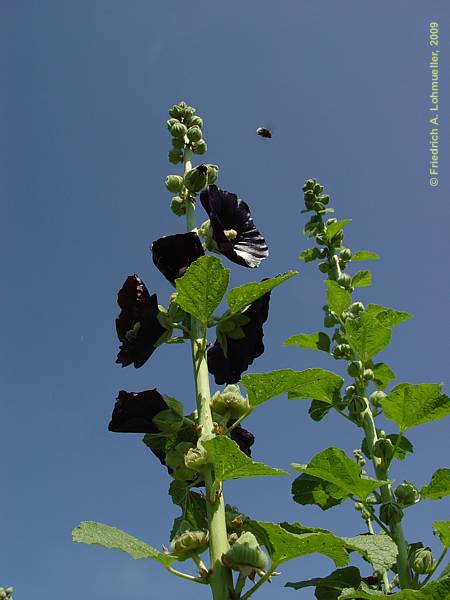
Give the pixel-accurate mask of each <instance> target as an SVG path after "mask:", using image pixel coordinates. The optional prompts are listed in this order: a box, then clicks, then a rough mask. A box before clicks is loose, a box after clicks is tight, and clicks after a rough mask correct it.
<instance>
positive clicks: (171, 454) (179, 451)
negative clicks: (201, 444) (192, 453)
mask: <svg viewBox="0 0 450 600" xmlns="http://www.w3.org/2000/svg"><path fill="white" fill-rule="evenodd" d="M191 447H192V444H191V443H190V442H180V443H179V444H177V445H176V446H175V448H172V450H169V451H168V452H166V465H167V466H168V467H170V468H171V469H178V467H184V466H185V463H184V457H185V455H186V453H187V452H188V451H189V450H190V449H191Z"/></svg>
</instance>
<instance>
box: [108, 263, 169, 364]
mask: <svg viewBox="0 0 450 600" xmlns="http://www.w3.org/2000/svg"><path fill="white" fill-rule="evenodd" d="M117 303H118V305H119V306H120V308H121V309H122V310H121V311H120V314H119V316H118V318H117V319H116V331H117V336H118V338H119V340H120V341H121V342H122V345H121V346H120V350H119V354H118V355H117V360H116V363H119V364H121V365H122V367H127V366H128V365H131V363H133V364H134V366H135V367H136V369H137V368H139V367H142V365H143V364H144V363H145V362H146V361H147V360H148V359H149V358H150V356H151V355H152V354H153V352H154V350H155V343H156V342H157V340H158V339H159V338H160V337H161V335H162V334H163V333H164V332H165V331H166V330H165V329H164V327H163V326H162V325H161V324H160V323H159V321H158V318H157V317H158V312H159V309H158V300H157V298H156V294H152V295H151V296H150V294H149V293H148V290H147V288H146V287H145V285H144V283H143V282H142V280H141V279H140V278H139V277H138V276H137V275H130V276H129V277H127V279H126V281H125V283H124V284H123V286H122V289H121V290H120V292H119V293H118V295H117Z"/></svg>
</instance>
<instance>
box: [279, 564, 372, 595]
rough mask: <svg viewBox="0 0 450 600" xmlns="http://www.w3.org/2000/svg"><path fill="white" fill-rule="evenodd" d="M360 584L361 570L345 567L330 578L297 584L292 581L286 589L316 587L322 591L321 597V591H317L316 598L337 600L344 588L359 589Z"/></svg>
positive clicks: (308, 580)
mask: <svg viewBox="0 0 450 600" xmlns="http://www.w3.org/2000/svg"><path fill="white" fill-rule="evenodd" d="M360 582H361V575H360V573H359V569H358V568H357V567H345V568H344V569H337V570H336V571H333V572H332V573H330V575H328V577H314V578H313V579H306V580H304V581H297V582H296V583H293V582H292V581H290V582H289V583H286V585H285V587H290V588H294V590H300V589H302V588H305V587H312V586H315V587H316V588H319V589H320V595H319V594H318V592H319V589H316V594H315V595H316V598H318V599H319V600H336V599H337V598H338V596H339V593H340V592H341V591H342V590H343V589H344V588H348V587H358V585H359V584H360Z"/></svg>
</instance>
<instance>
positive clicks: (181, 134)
mask: <svg viewBox="0 0 450 600" xmlns="http://www.w3.org/2000/svg"><path fill="white" fill-rule="evenodd" d="M169 117H170V118H169V119H168V121H167V127H168V130H169V132H170V135H171V138H172V148H171V150H170V152H169V161H170V162H171V163H172V164H174V165H177V164H182V166H183V172H182V174H170V175H168V176H167V177H166V179H165V181H166V188H167V189H168V191H169V192H171V193H175V194H177V195H176V196H174V197H173V198H172V200H171V203H170V207H171V210H172V212H173V213H174V214H175V215H176V216H178V217H182V216H184V217H185V218H186V229H187V231H186V233H180V234H175V235H171V236H167V237H161V238H159V239H158V240H156V242H154V244H153V246H152V256H153V262H154V264H155V266H156V267H157V269H158V270H159V271H160V272H161V273H162V274H163V275H164V277H166V278H167V279H168V280H169V281H170V282H171V283H172V284H173V285H175V292H173V293H172V294H171V295H170V297H169V302H168V307H167V308H165V307H164V306H162V305H158V302H157V299H156V295H155V294H153V295H152V296H151V295H150V294H149V293H148V291H147V289H146V287H145V285H144V284H143V282H142V280H141V279H140V278H139V277H138V276H137V275H132V276H130V277H128V278H127V280H126V281H125V283H124V285H123V287H122V289H121V290H120V292H119V296H118V303H119V306H120V308H121V313H120V315H119V317H118V319H117V320H116V328H117V334H118V336H119V339H120V341H121V343H122V346H121V348H120V352H119V356H118V359H117V362H118V363H119V364H122V365H123V366H126V365H129V364H132V363H133V364H134V365H135V367H140V366H142V365H143V364H144V363H145V362H146V361H147V360H148V358H149V357H150V356H151V354H152V353H153V351H154V350H155V347H156V346H158V345H160V344H166V343H167V344H173V343H181V344H183V343H184V344H185V345H187V344H189V346H190V347H189V350H188V351H187V352H186V357H187V359H188V360H191V361H192V366H193V374H194V385H193V386H192V385H186V386H183V388H182V389H183V390H189V389H195V396H194V397H193V398H190V397H189V394H186V397H184V398H182V401H180V400H178V399H175V398H172V397H171V396H168V395H166V394H161V393H160V392H159V391H157V390H156V388H154V389H150V390H146V391H144V392H126V391H124V390H121V391H120V392H119V394H118V397H117V400H116V404H115V406H114V409H113V414H112V418H111V422H110V424H109V430H110V431H113V432H118V433H130V434H132V433H139V434H145V435H144V439H143V442H144V444H145V447H146V450H147V451H148V449H149V450H151V451H152V452H153V453H154V454H155V455H156V456H157V457H158V458H159V460H160V462H161V463H162V464H163V465H164V466H165V467H167V470H168V474H169V477H170V479H171V483H170V486H169V495H170V496H171V499H172V502H173V503H174V504H175V505H176V506H177V507H178V508H179V511H180V513H179V515H178V516H177V517H176V519H175V520H174V522H173V525H172V528H171V531H170V534H169V536H168V543H167V544H166V547H165V548H163V549H162V550H157V549H155V548H153V547H152V546H150V545H148V544H147V543H145V542H143V541H141V540H139V539H137V538H135V537H133V536H131V535H129V534H127V533H125V532H123V531H120V530H118V529H116V528H113V527H110V526H108V525H104V524H102V523H96V522H92V521H88V522H83V523H81V524H80V525H79V526H78V527H77V528H76V529H74V531H73V539H74V540H75V541H76V542H82V543H86V544H98V545H103V546H105V547H107V548H116V549H118V550H122V551H123V552H126V553H127V554H129V555H130V556H131V557H133V558H147V559H149V560H152V561H155V562H156V563H159V564H160V565H162V566H163V567H164V568H165V569H166V570H167V571H168V572H169V573H170V574H171V575H174V576H176V577H178V578H180V579H183V580H184V581H189V582H190V583H194V584H199V585H203V586H208V587H209V588H210V592H211V596H212V598H213V600H248V599H249V598H250V597H252V596H253V595H254V594H256V592H258V590H259V589H260V588H261V587H262V586H263V585H264V584H265V583H266V582H268V581H269V582H270V581H271V578H272V577H273V576H275V575H280V573H279V567H280V566H281V565H282V564H283V563H284V562H286V561H288V560H292V559H295V558H300V557H303V556H305V555H309V554H316V553H320V554H322V555H323V556H325V557H327V558H329V559H330V560H332V561H333V562H334V565H335V567H336V569H335V570H334V571H333V572H332V573H331V574H329V575H327V576H325V577H308V579H305V580H301V581H297V582H289V583H287V584H286V586H287V587H290V588H293V589H296V590H299V589H303V588H306V587H309V586H313V587H314V588H315V596H316V597H317V598H323V599H324V600H325V598H326V599H327V600H355V599H358V600H359V599H362V598H364V600H372V599H373V600H390V599H391V598H392V599H393V600H395V599H398V600H409V599H410V598H411V599H412V598H413V597H414V598H415V597H416V596H417V598H418V600H419V597H420V600H435V599H439V600H440V599H442V600H444V599H447V598H450V573H449V570H448V567H447V568H445V569H444V570H443V571H442V572H441V573H440V574H439V575H438V577H435V574H436V575H437V569H438V567H439V565H440V564H441V563H442V561H443V559H444V557H445V555H446V553H447V549H448V547H450V522H449V521H435V522H434V523H433V530H434V533H435V535H437V536H438V538H439V539H440V541H441V543H442V546H443V549H442V550H441V553H440V556H439V557H438V558H437V559H436V560H435V559H434V558H433V553H432V550H431V547H430V544H424V543H423V542H413V543H411V542H408V541H407V534H406V527H405V525H406V517H407V511H411V510H413V507H414V506H415V505H417V504H418V503H419V502H421V501H422V500H438V499H439V498H442V497H444V496H450V469H447V468H440V469H438V470H437V471H435V473H434V474H433V476H432V478H431V481H430V483H429V484H428V485H424V486H422V487H420V486H418V485H416V484H414V483H413V482H411V481H404V482H403V483H399V484H398V485H395V486H394V480H393V477H392V471H391V467H392V464H393V463H394V461H400V460H403V459H405V457H406V455H407V454H412V453H413V451H414V448H413V445H412V443H411V442H410V441H409V439H408V438H407V437H406V435H405V434H406V433H408V436H409V430H411V429H413V428H414V427H416V426H419V425H422V424H424V423H428V422H431V421H434V420H438V419H441V418H443V417H445V416H447V415H450V399H449V398H448V396H446V395H445V394H443V393H442V391H441V386H440V385H435V384H429V383H427V384H409V383H401V384H398V385H396V386H394V387H392V388H391V389H388V388H390V384H391V382H392V381H393V380H395V377H396V376H395V374H394V372H393V371H392V370H391V368H390V367H389V366H388V365H387V364H385V363H383V362H381V361H378V358H375V357H376V356H377V355H378V354H379V353H380V352H382V351H383V350H384V349H385V348H386V347H387V346H388V345H389V343H390V340H391V333H392V329H393V328H394V327H395V326H396V325H399V324H400V323H402V322H403V321H405V320H407V319H408V318H409V316H410V315H408V314H407V313H406V312H403V311H397V310H394V309H391V308H386V307H384V306H382V305H380V304H368V305H367V306H365V305H364V304H363V303H362V302H361V301H359V300H355V299H353V298H352V294H353V293H354V291H355V289H357V288H358V287H361V286H369V285H370V283H371V274H370V272H369V271H366V270H361V271H358V272H357V273H355V274H354V275H353V276H351V275H349V274H348V273H347V272H345V271H346V269H347V268H348V267H349V266H351V263H352V262H356V261H360V260H368V259H374V258H377V255H376V254H375V253H373V252H369V251H366V250H364V251H360V252H357V253H355V254H354V253H352V251H351V250H350V249H349V248H346V247H345V246H344V245H343V239H344V228H345V226H346V225H347V224H348V223H349V222H350V220H349V219H346V220H343V221H338V220H337V219H335V218H334V217H329V214H330V213H333V212H334V211H333V209H332V208H330V207H329V202H330V197H329V196H328V195H327V194H324V193H323V186H322V185H320V184H319V183H318V182H317V181H316V180H313V179H311V180H308V181H307V182H306V183H305V185H304V187H303V192H304V200H305V208H304V210H302V212H303V213H312V216H311V218H310V220H309V221H308V223H307V224H306V225H305V228H304V231H305V234H306V235H307V237H308V238H309V239H313V240H314V245H313V247H310V248H308V249H306V250H304V251H303V252H302V254H301V258H302V259H303V260H304V261H305V262H307V263H309V262H312V261H314V260H320V261H321V262H320V263H319V270H320V272H321V273H323V274H325V275H326V276H327V280H326V281H325V285H326V305H325V307H324V308H323V310H324V311H325V316H324V328H325V329H327V328H328V329H332V330H333V331H332V332H331V333H330V335H328V334H327V333H325V332H324V331H318V332H313V333H298V334H296V335H293V336H291V337H290V338H289V339H288V340H286V342H285V343H284V345H285V346H295V347H298V348H308V349H312V350H317V351H320V352H322V353H326V354H327V355H328V356H329V357H330V358H332V359H333V360H340V361H346V363H347V364H346V369H341V371H345V372H346V374H347V375H346V377H347V376H348V380H347V381H345V378H344V377H343V376H341V375H338V374H336V373H332V372H330V371H327V370H324V369H318V368H309V369H305V370H303V371H295V370H293V369H290V368H289V369H278V370H275V371H270V372H268V373H245V371H246V370H247V369H248V367H249V366H250V365H251V364H252V363H253V361H254V360H255V359H256V358H257V357H259V356H260V355H261V354H262V353H263V352H264V350H265V348H264V344H263V325H264V324H265V323H266V321H267V319H268V315H269V301H270V299H271V292H272V290H273V289H275V288H276V287H277V286H279V285H281V284H284V283H285V282H287V281H288V280H290V279H291V278H292V277H293V276H295V275H296V274H297V273H296V272H291V271H290V272H287V273H282V274H279V275H276V276H274V277H272V278H268V279H263V280H262V281H250V282H247V283H245V284H243V285H241V286H239V287H236V288H232V289H229V288H228V284H229V274H230V271H229V269H227V268H225V267H224V266H223V264H222V262H221V259H220V258H219V257H217V254H222V255H224V256H225V257H227V258H228V259H229V260H231V261H232V262H233V263H236V264H237V265H239V266H244V267H250V268H255V267H257V266H258V265H259V264H260V263H261V261H262V260H263V259H265V258H266V257H267V256H268V248H267V245H266V242H265V240H264V238H263V237H262V235H261V234H260V233H259V231H258V230H257V229H256V227H255V225H254V223H253V219H252V217H251V214H250V210H249V207H248V206H247V204H246V203H245V202H244V201H242V200H241V199H240V198H239V197H238V196H237V195H236V194H234V193H231V192H226V191H224V190H221V189H219V188H218V187H216V186H215V185H214V181H215V180H216V178H217V177H218V175H219V168H218V166H217V165H210V164H203V163H202V164H200V165H197V166H193V165H192V160H193V158H194V157H195V156H196V155H203V154H204V153H205V152H206V150H207V144H206V142H205V140H204V139H203V132H202V128H203V120H202V119H201V118H200V117H199V116H198V115H196V111H195V109H194V108H193V107H191V106H188V105H187V104H186V103H185V102H180V103H178V104H176V105H174V106H172V108H171V109H170V110H169ZM198 194H200V202H201V204H202V205H203V207H204V208H205V210H206V211H207V213H208V215H209V221H207V222H206V223H204V224H203V225H202V226H201V227H200V228H198V227H197V222H196V206H197V205H198V202H197V197H198ZM199 236H200V237H203V238H204V239H205V244H204V247H203V246H202V244H201V243H200V239H199ZM208 251H212V252H213V253H214V255H210V254H209V253H208ZM222 301H225V302H226V304H227V308H226V310H225V312H224V313H223V314H221V315H217V314H216V311H217V310H218V308H219V306H221V304H222ZM321 304H322V303H321ZM289 319H290V321H292V319H293V315H289ZM266 327H267V325H266ZM211 330H213V331H211ZM214 330H215V331H214ZM174 331H175V332H178V333H179V335H178V336H175V337H172V335H173V332H174ZM214 339H215V342H214V343H211V340H214ZM177 365H178V363H177ZM177 365H175V366H174V365H171V368H172V369H173V372H174V378H175V377H178V372H177V370H176V368H177ZM209 374H212V375H213V376H214V379H215V383H216V385H218V386H223V385H224V384H227V385H226V387H225V388H222V387H219V389H217V390H215V392H214V393H213V394H211V389H210V375H209ZM238 383H239V385H237V384H238ZM344 383H345V384H346V385H345V386H344ZM241 388H243V389H244V390H245V392H242V391H241ZM184 393H185V392H184V391H183V394H184ZM280 395H287V398H288V399H289V400H296V399H302V400H305V399H307V400H308V399H309V400H310V401H311V405H310V409H309V415H310V416H311V418H312V419H313V420H314V421H315V422H320V421H321V420H323V419H324V418H326V417H327V414H328V413H329V412H332V411H335V412H336V414H337V415H339V417H344V419H345V424H346V426H347V427H348V426H349V423H350V424H353V426H355V427H356V428H357V429H358V432H359V436H358V437H357V438H356V439H357V441H356V442H355V445H356V444H359V447H358V448H356V450H354V453H353V456H352V457H349V456H348V455H347V454H346V452H344V451H343V450H340V449H339V448H336V447H334V446H331V445H330V447H328V448H327V449H325V450H323V451H322V452H319V453H318V454H316V455H315V456H314V457H312V458H311V459H310V461H309V462H308V463H307V462H306V461H305V459H304V450H303V449H302V448H299V450H298V452H299V453H300V455H301V459H302V462H299V463H294V464H292V465H291V466H292V469H293V470H294V471H295V472H296V474H297V475H296V478H295V479H294V481H293V483H292V497H293V500H294V502H296V503H297V504H299V505H301V506H304V505H315V506H316V507H317V508H318V509H320V510H332V509H333V510H336V507H338V506H339V505H340V504H341V503H343V502H345V501H349V502H352V503H353V504H354V507H355V509H356V511H357V512H356V514H357V515H358V519H359V518H360V520H358V523H359V527H360V528H359V529H358V530H357V532H356V534H355V532H354V531H353V532H352V536H351V537H348V536H346V537H341V536H338V535H335V534H334V533H332V532H331V531H328V530H326V529H323V528H322V527H321V525H322V523H321V522H320V520H319V523H318V524H319V527H307V526H305V525H302V524H300V523H299V522H295V523H288V522H286V521H284V520H282V517H281V515H276V522H268V521H265V520H264V521H257V520H255V519H253V518H252V517H251V516H246V515H245V514H243V513H241V512H240V511H239V509H238V508H237V507H235V506H234V505H230V504H226V503H225V495H227V494H228V490H226V482H227V481H228V480H230V479H239V478H244V477H262V476H264V477H265V476H267V477H269V476H270V477H274V476H275V477H277V476H286V475H288V473H287V472H286V471H284V470H282V469H280V468H277V467H272V466H269V465H266V464H263V463H261V462H257V461H256V460H255V449H254V448H252V446H253V443H254V440H255V437H254V436H253V434H252V433H250V432H249V431H248V430H247V429H244V428H243V427H242V426H241V423H242V422H243V421H244V420H245V419H248V418H250V416H251V414H252V413H253V411H254V410H256V409H257V408H258V407H259V406H260V405H261V404H263V403H264V402H267V401H269V400H270V399H273V398H276V397H278V396H280ZM378 417H383V421H382V422H381V423H380V422H379V421H377V419H378ZM280 424H281V425H282V421H280ZM280 424H277V427H279V425H280ZM381 427H383V428H384V429H381ZM391 427H394V429H393V431H391V432H389V431H387V432H386V431H385V429H386V430H387V429H388V428H389V429H390V428H391ZM330 431H331V433H330ZM333 433H334V431H332V430H329V432H328V435H327V439H328V440H329V444H332V443H333V441H332V440H331V439H330V436H331V437H332V436H333ZM361 436H362V437H363V439H362V441H361ZM299 437H301V436H299ZM251 449H252V452H251ZM364 467H365V470H363V468H364ZM195 489H197V490H199V491H194V490H195ZM127 493H129V492H128V491H127ZM227 499H228V498H227ZM361 521H362V522H361ZM413 539H414V538H413ZM355 555H359V557H362V558H363V559H364V561H365V564H366V565H367V564H369V565H370V566H371V570H372V573H370V571H369V569H368V568H367V566H366V569H365V571H366V572H365V573H364V577H363V576H362V574H361V572H360V570H359V568H358V567H357V566H353V565H352V564H350V563H351V561H352V560H353V558H354V556H355ZM189 561H191V562H189ZM176 562H182V568H183V570H179V569H178V568H175V567H174V566H173V565H174V563H176ZM189 566H190V567H191V568H192V570H193V572H192V571H191V572H189V571H190V570H189ZM367 571H369V572H368V573H367ZM302 573H304V569H302ZM396 588H399V590H400V591H399V592H398V594H397V593H394V590H395V589H396ZM276 594H277V597H278V595H279V592H276ZM180 596H181V594H180Z"/></svg>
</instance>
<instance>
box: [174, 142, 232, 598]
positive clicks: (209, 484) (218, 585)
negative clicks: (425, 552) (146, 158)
mask: <svg viewBox="0 0 450 600" xmlns="http://www.w3.org/2000/svg"><path fill="white" fill-rule="evenodd" d="M191 168H192V166H191V162H190V151H189V150H188V149H186V150H185V155H184V172H185V173H187V171H189V170H190V169H191ZM186 204H187V207H186V224H187V230H188V231H192V230H193V229H195V228H196V222H195V209H194V205H193V203H192V202H191V201H188V202H187V203H186ZM205 337H206V331H204V330H203V326H202V324H201V323H200V322H199V321H198V320H197V319H195V318H194V317H193V316H191V343H192V362H193V366H194V377H195V392H196V402H197V410H198V421H199V424H200V425H201V428H202V429H201V435H202V436H204V437H206V438H209V437H213V436H214V432H213V420H212V415H211V408H210V398H211V392H210V388H209V374H208V363H207V358H206V348H205ZM203 473H204V477H205V491H206V508H207V517H208V529H209V554H210V559H211V569H212V573H211V576H210V579H209V582H210V585H211V590H212V594H213V598H214V600H229V599H230V590H231V589H232V588H233V580H232V576H231V571H230V569H228V568H227V567H225V566H224V565H223V564H222V554H223V553H224V552H227V550H228V549H229V547H230V546H229V544H228V536H227V527H226V521H225V502H224V498H223V494H222V491H221V489H220V490H214V491H213V483H214V472H213V469H212V468H207V469H205V471H204V472H203ZM215 492H216V493H215ZM213 495H214V497H213Z"/></svg>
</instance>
